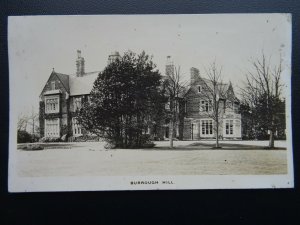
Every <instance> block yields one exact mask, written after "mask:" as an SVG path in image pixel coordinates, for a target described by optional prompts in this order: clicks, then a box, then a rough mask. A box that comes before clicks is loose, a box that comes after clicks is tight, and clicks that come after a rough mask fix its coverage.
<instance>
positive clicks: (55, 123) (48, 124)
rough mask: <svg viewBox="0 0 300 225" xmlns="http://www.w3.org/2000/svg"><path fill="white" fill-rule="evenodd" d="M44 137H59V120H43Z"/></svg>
mask: <svg viewBox="0 0 300 225" xmlns="http://www.w3.org/2000/svg"><path fill="white" fill-rule="evenodd" d="M45 136H46V137H60V131H59V119H58V118H57V119H46V120H45Z"/></svg>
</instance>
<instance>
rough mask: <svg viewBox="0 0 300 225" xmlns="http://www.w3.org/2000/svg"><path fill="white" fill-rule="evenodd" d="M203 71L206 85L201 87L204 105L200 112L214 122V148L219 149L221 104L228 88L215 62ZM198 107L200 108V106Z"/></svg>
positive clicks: (220, 69) (220, 68)
mask: <svg viewBox="0 0 300 225" xmlns="http://www.w3.org/2000/svg"><path fill="white" fill-rule="evenodd" d="M204 71H205V74H206V77H207V80H206V82H205V84H206V85H205V86H204V87H203V91H202V93H203V94H202V95H203V96H202V97H203V100H204V101H205V104H206V105H205V106H204V108H201V111H202V113H203V114H204V115H205V116H207V117H209V118H211V119H212V120H213V122H214V124H213V126H212V127H213V130H214V133H215V137H216V145H215V147H216V148H219V147H220V145H219V137H220V135H219V133H220V124H221V123H222V110H224V108H223V107H222V105H221V103H223V104H225V98H226V97H225V96H226V91H227V87H228V86H227V85H226V84H225V83H224V82H223V76H222V67H220V66H218V65H217V63H216V60H215V61H214V62H213V63H211V64H210V65H209V67H207V68H205V69H204ZM200 107H202V106H201V105H200Z"/></svg>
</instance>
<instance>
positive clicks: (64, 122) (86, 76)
mask: <svg viewBox="0 0 300 225" xmlns="http://www.w3.org/2000/svg"><path fill="white" fill-rule="evenodd" d="M118 56H119V53H118V52H115V53H114V54H112V55H110V56H109V61H111V60H113V58H114V57H118ZM84 62H85V61H84V58H83V57H82V56H81V51H79V50H78V51H77V59H76V74H73V75H72V74H69V75H68V74H62V73H58V72H56V71H54V69H53V71H52V73H51V74H50V77H49V79H48V81H47V82H46V84H45V86H44V88H43V90H42V92H41V94H40V135H41V137H53V138H59V137H62V136H64V135H67V134H68V135H69V136H72V137H77V136H81V135H82V129H81V126H80V124H79V123H78V122H77V120H76V116H75V115H76V113H75V112H76V110H77V109H79V108H80V107H81V104H82V103H83V101H87V100H88V96H89V94H90V92H91V90H92V88H93V85H94V81H95V80H96V78H97V77H98V75H99V73H100V71H95V72H85V66H84Z"/></svg>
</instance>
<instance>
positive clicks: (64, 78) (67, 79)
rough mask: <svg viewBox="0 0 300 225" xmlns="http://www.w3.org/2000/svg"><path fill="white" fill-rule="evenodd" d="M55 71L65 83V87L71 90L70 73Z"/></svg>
mask: <svg viewBox="0 0 300 225" xmlns="http://www.w3.org/2000/svg"><path fill="white" fill-rule="evenodd" d="M54 73H55V74H56V76H57V77H58V78H59V79H60V81H61V82H62V84H63V85H64V87H65V89H66V90H67V91H68V92H69V91H70V87H69V75H66V74H62V73H57V72H54Z"/></svg>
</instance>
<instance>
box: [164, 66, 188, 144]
mask: <svg viewBox="0 0 300 225" xmlns="http://www.w3.org/2000/svg"><path fill="white" fill-rule="evenodd" d="M186 83H187V82H185V81H183V80H182V75H181V73H180V66H178V67H177V68H176V67H174V66H173V70H172V71H171V72H169V73H167V76H166V79H165V89H166V94H167V97H168V104H169V119H170V123H169V139H170V148H173V139H174V130H175V128H176V127H177V126H178V124H179V113H180V112H179V104H180V100H181V97H182V95H183V93H184V92H185V90H186Z"/></svg>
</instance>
